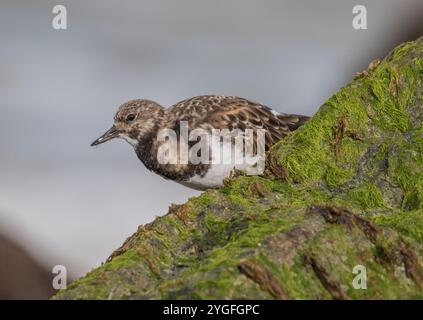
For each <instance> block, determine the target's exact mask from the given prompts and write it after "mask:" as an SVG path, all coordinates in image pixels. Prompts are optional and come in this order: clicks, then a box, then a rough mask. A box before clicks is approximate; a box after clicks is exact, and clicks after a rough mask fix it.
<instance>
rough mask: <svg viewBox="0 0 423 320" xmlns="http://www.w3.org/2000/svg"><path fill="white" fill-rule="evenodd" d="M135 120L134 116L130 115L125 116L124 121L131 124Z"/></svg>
mask: <svg viewBox="0 0 423 320" xmlns="http://www.w3.org/2000/svg"><path fill="white" fill-rule="evenodd" d="M134 120H135V114H133V113H130V114H128V115H127V116H126V121H128V122H131V121H134Z"/></svg>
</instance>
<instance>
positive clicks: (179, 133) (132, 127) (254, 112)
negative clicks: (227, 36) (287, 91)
mask: <svg viewBox="0 0 423 320" xmlns="http://www.w3.org/2000/svg"><path fill="white" fill-rule="evenodd" d="M308 119H309V117H306V116H302V115H294V114H284V113H279V112H276V111H274V110H272V109H270V108H268V107H266V106H264V105H262V104H260V103H256V102H252V101H249V100H247V99H244V98H239V97H235V96H215V95H207V96H198V97H193V98H190V99H186V100H183V101H181V102H178V103H177V104H175V105H173V106H172V107H170V108H168V109H165V108H163V107H162V106H161V105H159V104H158V103H156V102H154V101H150V100H146V99H136V100H131V101H128V102H126V103H124V104H122V105H121V106H120V107H119V108H118V111H117V112H116V115H115V117H114V124H113V126H112V127H111V128H110V129H109V130H108V131H107V132H106V133H104V134H103V135H102V136H101V137H100V138H98V139H97V140H95V141H94V142H93V143H92V144H91V146H95V145H98V144H101V143H104V142H106V141H109V140H111V139H113V138H121V139H124V140H126V141H127V142H128V143H129V144H131V145H132V146H133V147H134V149H135V152H136V154H137V156H138V158H139V159H140V160H141V161H142V162H143V163H144V165H145V166H146V167H147V168H148V169H149V170H151V171H154V172H155V173H157V174H159V175H161V176H162V177H164V178H166V179H171V180H174V181H176V182H178V183H181V184H183V185H185V186H188V187H191V188H193V189H197V190H205V189H208V188H217V187H220V186H222V185H223V181H224V179H225V178H227V177H229V176H231V174H232V173H233V172H234V170H238V171H239V170H240V171H245V170H246V169H248V168H252V167H254V166H257V161H258V158H257V157H254V155H253V156H252V158H251V157H250V159H249V161H243V162H234V158H233V156H234V154H235V158H236V155H237V154H239V153H241V154H242V155H245V154H246V153H245V149H246V144H245V145H244V144H237V143H235V141H234V139H232V138H233V132H235V131H236V132H238V133H239V132H241V135H242V136H243V137H244V138H245V137H246V134H245V132H247V131H251V132H252V133H253V140H254V147H253V149H254V152H257V150H258V141H257V137H258V136H259V135H258V134H256V135H254V133H257V132H258V130H261V131H263V132H264V133H263V134H262V137H264V141H262V143H263V148H264V149H265V150H266V151H267V150H269V148H270V147H271V146H272V145H273V144H274V143H276V142H277V141H279V140H281V139H282V138H283V137H284V136H286V135H287V134H288V133H289V132H291V131H293V130H295V129H297V128H298V127H300V126H301V125H302V124H304V123H305V122H306V121H307V120H308ZM183 125H185V127H184V126H183ZM186 129H187V130H189V131H191V132H193V130H194V129H201V130H202V131H201V132H203V133H209V134H210V137H211V138H210V137H209V138H208V139H204V141H206V142H205V143H204V144H202V145H201V148H200V149H199V148H198V146H197V147H195V144H196V143H198V142H199V141H200V140H201V139H202V138H203V136H201V135H196V136H195V137H194V138H195V139H193V140H192V139H191V136H189V138H188V136H187V135H186V134H187V133H186V132H185V131H187V130H186ZM166 130H170V132H174V135H173V136H172V135H171V134H168V135H167V136H166V138H163V135H162V133H163V132H164V131H166ZM219 130H220V131H219ZM194 131H195V130H194ZM215 131H217V132H220V134H221V132H225V133H224V134H221V136H219V135H217V136H216V135H215ZM228 135H229V136H230V137H231V138H230V139H226V140H225V139H224V137H225V136H228ZM172 137H176V147H175V149H174V150H177V152H174V153H172V152H170V151H169V150H171V149H169V148H168V149H166V148H165V149H166V152H165V154H166V155H167V156H168V158H167V161H163V157H162V158H160V156H159V154H160V152H161V151H163V150H164V146H165V145H166V144H169V138H172ZM216 137H217V138H216ZM250 137H251V136H250ZM187 140H188V141H187ZM262 140H263V139H262ZM184 141H185V142H186V147H184ZM225 146H226V147H227V146H230V150H231V151H230V155H231V157H230V159H231V160H230V161H225V160H223V161H221V160H222V159H221V157H222V155H221V153H222V152H221V151H222V150H223V153H224V151H225ZM203 147H204V148H203ZM184 148H185V149H187V154H188V158H189V159H190V158H191V156H192V155H193V154H195V155H196V156H197V158H198V156H201V153H203V156H204V157H203V158H201V159H203V160H204V159H206V160H210V161H200V162H199V161H196V162H195V161H190V160H188V161H182V160H186V159H185V158H186V156H184V155H183V153H182V152H181V151H183V149H184ZM169 154H171V156H170V157H169ZM217 157H220V158H219V159H217ZM183 158H184V159H183ZM197 158H196V159H197ZM160 159H162V160H160ZM169 159H170V160H173V161H169ZM244 160H245V159H244Z"/></svg>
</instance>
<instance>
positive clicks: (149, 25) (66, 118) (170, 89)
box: [0, 0, 423, 276]
mask: <svg viewBox="0 0 423 320" xmlns="http://www.w3.org/2000/svg"><path fill="white" fill-rule="evenodd" d="M56 4H63V5H65V6H66V8H67V13H68V29H67V30H61V31H57V30H54V29H53V28H52V25H51V22H52V19H53V14H52V8H53V6H54V5H56ZM356 4H362V5H365V6H366V7H367V14H368V22H367V25H368V29H367V30H360V31H357V30H354V29H353V28H352V19H353V13H352V8H353V6H354V5H356ZM422 14H423V1H421V0H402V1H397V0H367V1H364V0H360V1H352V0H346V1H337V0H319V1H311V0H309V1H305V0H289V1H282V0H213V1H198V0H178V1H174V0H154V1H153V0H149V1H135V0H134V1H128V0H124V1H112V0H107V1H104V0H102V1H100V0H90V1H86V0H72V1H64V0H62V1H57V0H56V1H44V0H41V1H30V0H26V1H21V0H2V1H1V3H0V230H1V231H2V232H5V233H7V234H8V235H9V236H11V237H13V238H14V240H15V241H18V242H19V243H20V244H21V245H22V246H24V247H26V248H27V249H28V250H30V252H32V254H33V255H34V256H35V257H37V258H38V259H39V260H40V261H41V263H43V264H44V265H45V266H46V267H47V268H51V267H52V266H53V265H55V264H62V265H65V266H66V267H67V269H68V273H70V274H73V275H76V276H79V275H82V274H84V273H85V272H87V271H89V270H90V269H91V268H93V267H95V266H97V265H99V264H100V262H101V261H104V260H105V258H107V256H108V254H110V253H111V252H112V250H113V249H115V248H117V247H118V246H120V244H121V243H122V242H123V241H124V240H125V238H126V237H128V236H129V235H130V234H132V233H133V232H135V230H136V228H137V226H138V225H140V224H144V223H147V222H150V221H152V220H153V219H154V217H155V216H157V215H162V214H164V213H166V211H167V208H168V206H169V205H170V204H171V203H183V202H184V201H185V200H186V199H187V198H188V197H190V196H193V195H196V194H199V193H198V192H197V191H193V190H190V189H187V188H185V187H183V186H180V185H178V184H176V183H173V182H171V181H166V180H163V179H162V178H160V177H158V176H156V175H155V174H153V173H150V172H148V171H147V170H146V169H145V168H144V167H143V165H142V164H141V163H140V162H139V161H138V159H137V158H136V156H135V153H134V152H133V150H132V148H131V147H130V146H129V145H127V144H126V143H125V142H123V141H113V142H110V143H108V144H105V145H102V146H101V147H98V148H95V149H93V148H91V147H90V146H89V145H90V143H91V142H92V140H94V138H97V136H98V135H99V134H101V133H103V131H105V130H106V129H107V128H108V127H109V126H110V125H111V123H112V118H113V114H114V112H115V110H116V108H117V106H118V105H119V104H121V103H122V102H124V101H125V100H129V99H133V98H148V99H152V100H155V101H157V102H159V103H161V104H163V105H165V106H169V105H172V104H174V103H176V102H178V101H180V100H182V99H184V98H187V97H191V96H196V95H202V94H221V95H223V94H227V95H238V96H242V97H245V98H249V99H251V100H255V101H259V102H261V103H263V104H266V105H268V106H270V107H272V108H274V109H275V110H278V111H283V112H288V113H289V112H291V113H302V114H307V115H312V114H313V113H314V112H315V111H316V110H317V109H318V107H319V106H320V105H321V104H322V103H323V102H324V100H326V99H327V98H328V97H330V95H331V94H333V93H335V92H336V91H337V90H338V88H340V87H341V86H343V85H345V84H347V83H348V82H349V80H350V79H351V78H352V75H353V73H354V72H356V71H361V70H363V69H365V68H366V67H367V65H368V63H369V62H370V61H371V60H373V59H375V58H382V57H383V56H385V55H386V54H387V53H388V52H389V51H390V50H391V49H392V48H393V47H394V46H395V45H397V44H399V43H401V42H402V41H405V40H413V39H415V38H417V37H418V36H421V35H423V20H422Z"/></svg>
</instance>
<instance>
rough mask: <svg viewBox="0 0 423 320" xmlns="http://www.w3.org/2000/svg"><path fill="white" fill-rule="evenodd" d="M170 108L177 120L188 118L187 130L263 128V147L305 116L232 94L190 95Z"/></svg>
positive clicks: (271, 142) (301, 121)
mask: <svg viewBox="0 0 423 320" xmlns="http://www.w3.org/2000/svg"><path fill="white" fill-rule="evenodd" d="M170 111H171V113H172V114H173V115H175V116H176V119H178V120H179V121H180V120H186V121H188V122H189V128H190V130H191V129H193V128H198V127H201V128H204V129H210V128H215V129H220V130H222V129H229V130H233V129H240V130H245V129H253V130H255V129H265V130H266V140H265V142H266V150H269V148H270V147H271V146H272V145H273V144H275V143H276V142H278V141H279V140H281V139H282V138H283V137H285V136H286V135H287V134H288V133H289V132H291V131H294V130H296V129H297V128H298V127H300V126H301V125H302V124H304V123H305V122H306V121H307V120H308V119H309V117H306V116H301V115H292V114H283V113H277V112H275V111H273V110H272V109H270V108H268V107H266V106H264V105H262V104H259V103H256V102H252V101H249V100H247V99H243V98H239V97H233V96H200V97H194V98H191V99H188V100H184V101H182V102H180V103H178V104H176V105H175V106H173V107H172V108H171V109H170ZM175 124H176V123H175Z"/></svg>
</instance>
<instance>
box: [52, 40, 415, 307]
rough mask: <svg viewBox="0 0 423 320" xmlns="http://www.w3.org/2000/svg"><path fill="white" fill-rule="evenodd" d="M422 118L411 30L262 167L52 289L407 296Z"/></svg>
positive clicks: (153, 295)
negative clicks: (359, 284) (360, 281)
mask: <svg viewBox="0 0 423 320" xmlns="http://www.w3.org/2000/svg"><path fill="white" fill-rule="evenodd" d="M422 120H423V38H420V39H418V40H416V41H414V42H408V43H404V44H402V45H400V46H399V47H397V48H396V49H395V50H393V51H392V52H391V53H390V54H389V55H388V56H387V57H386V58H385V59H384V60H383V61H381V62H379V61H373V62H372V63H371V64H370V66H369V68H368V69H367V70H365V71H363V72H361V73H359V74H357V75H356V76H355V78H354V79H353V80H352V82H351V83H350V84H349V85H347V86H346V87H343V88H341V89H340V90H339V92H338V93H336V94H335V95H334V96H332V97H331V98H330V99H329V100H327V101H326V102H325V103H324V104H323V106H321V107H320V109H319V111H318V112H317V113H316V114H315V116H314V117H313V118H312V119H311V120H310V121H309V122H308V123H306V124H305V125H304V126H303V127H302V128H300V129H299V130H297V131H296V132H294V133H293V134H291V135H290V136H288V137H287V138H286V139H285V140H283V141H281V142H279V143H278V144H277V145H275V146H274V148H273V150H272V151H271V153H270V154H269V156H268V158H267V159H268V170H267V174H266V176H265V177H247V176H244V177H238V178H234V179H231V180H229V181H227V185H226V186H225V187H224V188H221V189H219V190H209V191H207V192H204V193H203V194H202V195H200V196H199V197H195V198H192V199H189V201H188V202H187V203H185V204H183V205H180V206H176V205H173V206H171V207H170V209H169V212H168V213H167V214H166V215H165V216H162V217H159V218H157V219H156V220H155V221H154V222H152V223H150V224H148V225H145V226H140V227H139V228H138V231H137V232H136V233H135V234H134V235H132V236H131V237H130V238H128V239H127V241H126V242H125V243H124V244H123V245H122V247H121V248H119V249H118V250H116V251H115V252H114V253H113V254H112V255H111V256H110V257H109V259H108V260H107V262H106V263H105V264H104V265H102V266H100V267H98V268H97V269H95V270H93V271H91V272H90V273H88V274H87V275H86V276H85V277H83V278H81V279H79V280H77V281H75V282H74V283H73V284H71V285H70V286H69V287H68V289H66V290H63V291H60V292H59V293H58V294H57V295H56V296H55V298H56V299H378V298H382V299H398V298H404V299H407V298H420V299H421V298H423V269H422V262H423V260H422V259H423V125H422ZM356 266H363V267H365V268H366V274H367V282H366V286H367V289H355V288H354V286H353V280H354V278H355V277H356V276H357V275H358V274H355V273H353V270H354V268H355V267H356ZM358 268H361V267H358ZM360 270H363V269H360ZM360 274H361V275H362V273H360Z"/></svg>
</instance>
